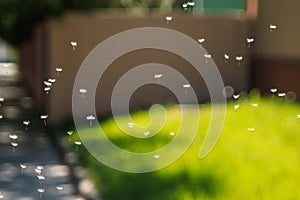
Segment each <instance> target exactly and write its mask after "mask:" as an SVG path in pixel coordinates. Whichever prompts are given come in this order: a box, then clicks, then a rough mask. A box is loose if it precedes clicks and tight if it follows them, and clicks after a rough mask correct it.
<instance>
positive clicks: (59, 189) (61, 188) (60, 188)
mask: <svg viewBox="0 0 300 200" xmlns="http://www.w3.org/2000/svg"><path fill="white" fill-rule="evenodd" d="M56 189H57V190H58V191H62V190H63V189H64V188H63V187H62V186H56Z"/></svg>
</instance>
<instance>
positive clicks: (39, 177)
mask: <svg viewBox="0 0 300 200" xmlns="http://www.w3.org/2000/svg"><path fill="white" fill-rule="evenodd" d="M37 178H38V180H39V182H40V185H42V184H43V181H44V180H45V179H46V178H45V176H43V175H37Z"/></svg>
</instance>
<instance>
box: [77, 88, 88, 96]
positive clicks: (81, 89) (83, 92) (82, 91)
mask: <svg viewBox="0 0 300 200" xmlns="http://www.w3.org/2000/svg"><path fill="white" fill-rule="evenodd" d="M86 92H87V89H84V88H80V89H79V93H80V94H81V98H85V93H86Z"/></svg>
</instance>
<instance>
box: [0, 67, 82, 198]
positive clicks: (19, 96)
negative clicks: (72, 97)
mask: <svg viewBox="0 0 300 200" xmlns="http://www.w3.org/2000/svg"><path fill="white" fill-rule="evenodd" d="M1 98H4V100H3V99H1ZM2 100H3V101H2ZM0 103H1V106H0V199H5V200H33V199H45V200H54V199H59V200H71V199H72V200H77V199H78V200H79V199H83V198H81V197H80V196H79V195H78V191H77V189H76V186H75V184H74V183H73V181H72V179H71V175H70V169H69V167H68V166H66V165H64V164H63V161H62V160H61V157H60V156H59V154H58V152H57V150H56V148H55V146H54V145H53V141H52V140H51V138H50V136H49V134H47V131H46V128H47V127H45V126H44V123H43V121H42V120H40V116H39V114H38V113H37V112H36V111H35V110H34V101H33V99H32V98H31V97H30V96H29V94H28V92H27V91H26V88H25V87H24V85H23V84H22V82H20V74H19V72H18V69H17V67H16V66H15V65H3V64H0ZM24 121H30V124H29V126H28V128H27V130H26V126H25V125H24V124H23V122H24Z"/></svg>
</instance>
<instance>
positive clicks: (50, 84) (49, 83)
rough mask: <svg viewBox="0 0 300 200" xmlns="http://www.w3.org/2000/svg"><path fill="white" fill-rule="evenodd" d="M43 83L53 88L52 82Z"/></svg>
mask: <svg viewBox="0 0 300 200" xmlns="http://www.w3.org/2000/svg"><path fill="white" fill-rule="evenodd" d="M43 83H44V85H46V86H48V87H51V86H52V83H51V82H48V81H44V82H43Z"/></svg>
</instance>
